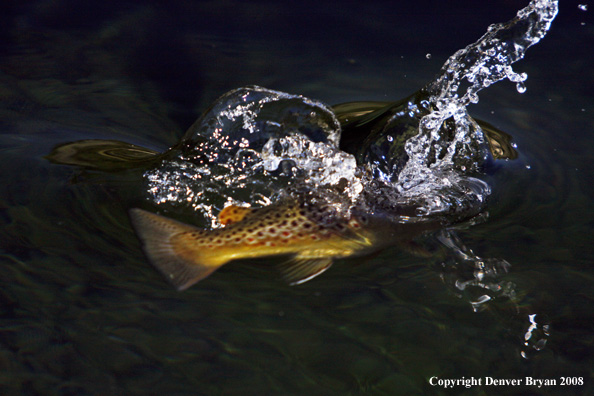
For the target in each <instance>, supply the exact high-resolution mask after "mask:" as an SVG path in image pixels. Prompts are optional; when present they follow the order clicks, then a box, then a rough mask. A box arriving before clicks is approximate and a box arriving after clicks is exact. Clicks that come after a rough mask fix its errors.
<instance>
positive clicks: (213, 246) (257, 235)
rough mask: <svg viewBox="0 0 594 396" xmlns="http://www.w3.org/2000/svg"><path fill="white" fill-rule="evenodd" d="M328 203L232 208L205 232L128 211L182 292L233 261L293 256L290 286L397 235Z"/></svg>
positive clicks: (286, 269) (286, 271) (287, 271)
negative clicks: (218, 225) (344, 214)
mask: <svg viewBox="0 0 594 396" xmlns="http://www.w3.org/2000/svg"><path fill="white" fill-rule="evenodd" d="M332 212H333V211H332V208H331V207H330V206H316V205H307V204H304V203H299V202H297V201H294V200H287V201H282V202H280V203H276V204H272V205H269V206H266V207H264V208H261V209H250V208H244V207H238V206H229V207H227V208H225V209H223V210H222V211H221V213H220V214H219V221H220V223H221V224H222V225H224V227H223V228H219V229H214V230H204V229H200V228H197V227H193V226H190V225H187V224H184V223H180V222H178V221H175V220H172V219H168V218H166V217H163V216H160V215H157V214H154V213H150V212H147V211H144V210H142V209H132V210H130V218H131V220H132V224H133V226H134V228H135V230H136V232H137V234H138V236H139V238H140V240H141V241H142V244H143V249H144V252H145V253H146V255H147V257H148V258H149V260H150V261H151V263H152V264H153V265H154V266H155V267H156V268H157V269H158V270H159V271H160V272H162V273H163V274H164V275H165V277H166V278H167V279H168V280H169V282H170V283H172V284H173V285H174V286H175V287H176V288H177V289H178V290H184V289H187V288H188V287H190V286H192V285H193V284H195V283H196V282H198V281H200V280H201V279H204V278H206V277H207V276H209V275H210V274H211V273H212V272H213V271H215V270H216V269H217V268H219V267H220V266H222V265H223V264H226V263H228V262H230V261H232V260H238V259H247V258H259V257H266V256H284V255H288V256H290V258H289V260H288V261H287V262H286V263H285V264H284V265H283V266H282V268H281V271H282V275H283V278H284V279H285V280H286V281H287V282H289V283H290V284H292V285H295V284H300V283H303V282H306V281H308V280H310V279H312V278H314V277H315V276H317V275H319V274H321V273H322V272H324V271H325V270H327V269H328V268H329V267H330V265H331V264H332V261H333V259H337V258H343V257H348V256H352V255H357V254H364V253H366V252H371V251H373V250H376V249H377V247H378V246H381V245H384V244H385V242H386V241H388V240H390V239H393V234H394V229H393V228H392V227H391V226H390V225H389V223H388V222H386V221H385V220H379V219H375V218H372V217H370V216H367V215H352V216H351V217H350V218H348V219H345V218H342V217H337V216H336V215H335V214H334V215H333V213H332Z"/></svg>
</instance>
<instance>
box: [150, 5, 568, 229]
mask: <svg viewBox="0 0 594 396" xmlns="http://www.w3.org/2000/svg"><path fill="white" fill-rule="evenodd" d="M557 7H558V4H557V1H545V0H534V1H532V2H531V3H530V4H529V5H528V6H527V7H526V8H524V9H522V10H520V11H519V12H518V13H517V15H516V17H515V18H513V19H512V20H510V21H509V22H507V23H503V24H496V25H492V26H490V27H489V28H488V30H487V32H486V33H485V35H483V36H482V37H481V38H480V39H479V40H478V41H476V42H475V43H473V44H470V45H468V46H467V47H466V48H463V49H461V50H459V51H457V52H456V53H455V54H454V55H452V56H451V57H450V58H449V59H448V60H447V62H446V63H445V64H444V65H443V67H442V69H441V71H440V73H439V74H438V76H437V77H436V78H435V79H434V80H433V81H432V82H430V83H429V84H427V85H426V86H425V87H424V88H423V89H421V90H420V91H419V92H418V93H416V94H415V95H412V96H411V97H410V98H407V99H406V100H404V101H401V102H397V103H396V104H395V105H390V106H388V107H387V108H386V109H381V110H378V112H379V113H378V114H379V116H378V117H377V119H376V120H374V121H373V123H374V124H373V125H374V127H373V128H372V129H373V130H371V129H370V130H368V131H366V132H367V134H368V136H367V137H366V139H365V141H364V142H363V143H362V144H361V147H359V148H357V150H356V151H355V152H353V153H352V154H351V153H347V152H344V151H343V150H340V149H339V144H340V142H341V132H342V130H343V129H344V128H346V126H345V124H344V123H343V125H341V122H339V120H338V119H339V118H340V116H337V114H335V113H334V111H333V110H332V108H330V107H329V106H326V105H324V104H323V103H321V102H318V101H315V100H312V99H308V98H305V97H303V96H300V95H291V94H287V93H282V92H278V91H273V90H269V89H266V88H262V87H245V88H240V89H237V90H234V91H231V92H229V93H227V94H226V95H224V96H223V97H221V98H219V99H218V100H217V101H216V102H215V103H214V104H213V105H212V106H211V108H210V109H209V110H208V111H207V112H206V113H205V114H204V116H202V117H201V118H200V119H199V120H198V121H196V123H195V124H194V125H193V126H192V127H191V128H190V129H189V130H188V132H187V133H186V135H185V136H184V138H183V139H182V141H181V142H180V144H179V145H177V146H176V147H174V148H173V149H172V150H170V152H169V153H167V155H166V156H165V159H164V161H163V162H162V164H161V165H160V166H159V167H157V168H154V169H152V170H150V171H147V172H146V173H145V178H146V180H147V182H148V184H149V189H148V190H149V193H150V195H151V199H152V200H153V201H154V202H156V203H158V204H170V205H177V206H181V207H190V208H192V210H194V211H197V212H200V213H202V214H203V215H204V219H205V221H206V222H207V223H210V224H211V225H213V226H216V225H217V224H216V219H215V218H214V217H213V215H212V213H213V212H216V210H214V209H220V208H222V207H223V206H224V205H225V204H227V203H229V202H232V203H236V204H248V205H252V206H261V205H266V204H267V203H269V202H271V201H274V200H275V199H277V198H279V197H280V196H282V195H286V194H291V193H292V191H295V190H297V191H301V192H302V191H303V190H309V191H315V192H316V196H317V197H318V198H320V197H321V198H320V199H326V200H327V201H329V202H328V203H330V204H334V205H335V206H337V207H340V208H341V211H342V212H344V213H347V212H349V211H350V210H351V209H352V208H353V207H355V206H357V207H359V208H364V209H365V210H367V211H370V212H374V211H381V212H382V213H384V214H387V215H388V216H390V215H392V216H394V219H395V220H396V221H402V216H401V213H402V210H401V208H403V207H407V208H413V209H412V212H410V211H409V212H407V215H408V219H407V221H410V215H413V216H414V217H416V218H417V219H420V220H423V219H429V218H433V217H435V216H444V217H445V218H446V219H447V220H449V221H456V220H460V219H464V218H468V217H471V216H474V215H476V214H477V213H479V212H480V211H481V210H482V209H483V208H484V205H485V202H486V200H487V197H488V196H489V194H490V187H489V185H488V184H487V183H485V182H484V181H482V180H481V178H480V169H481V165H482V163H483V162H484V160H485V159H486V158H487V156H488V150H487V141H486V139H485V134H484V131H483V129H481V127H480V126H479V124H477V122H476V121H475V120H473V119H472V118H471V117H470V116H469V115H468V113H467V111H466V107H467V106H468V105H469V104H471V103H476V102H478V93H479V92H480V91H481V90H482V89H485V88H487V87H489V86H491V85H492V84H493V83H495V82H498V81H501V80H503V79H508V80H510V81H512V82H514V83H516V84H517V88H518V91H519V92H523V91H524V90H525V86H524V82H525V80H526V78H527V76H526V74H525V73H517V72H515V71H514V70H513V68H512V64H513V63H515V62H517V61H518V60H520V59H522V58H523V57H524V55H525V52H526V50H527V49H528V48H529V47H530V46H532V45H534V44H536V43H537V42H538V41H540V40H541V39H542V38H543V37H544V35H545V34H546V32H547V31H548V30H549V28H550V25H551V22H552V20H553V19H554V18H555V16H556V14H557ZM364 132H365V131H364Z"/></svg>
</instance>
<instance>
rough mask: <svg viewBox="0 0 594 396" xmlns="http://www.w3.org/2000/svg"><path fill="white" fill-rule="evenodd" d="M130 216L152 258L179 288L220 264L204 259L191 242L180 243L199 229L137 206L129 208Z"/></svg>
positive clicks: (154, 263)
mask: <svg viewBox="0 0 594 396" xmlns="http://www.w3.org/2000/svg"><path fill="white" fill-rule="evenodd" d="M130 219H131V221H132V225H133V226H134V229H135V230H136V234H137V235H138V237H139V238H140V240H141V241H142V244H143V250H144V252H145V253H146V255H147V257H148V259H149V260H150V262H151V263H152V264H153V265H154V266H155V267H156V268H157V269H158V270H159V271H160V272H161V273H163V275H165V277H166V278H167V280H168V281H169V282H170V283H171V284H172V285H173V286H175V287H176V288H177V289H178V290H185V289H187V288H188V287H190V286H192V285H193V284H194V283H196V282H198V281H199V280H201V279H204V278H206V277H207V276H208V275H210V274H211V273H212V272H213V271H215V270H216V269H217V268H219V267H220V266H221V264H220V263H217V264H214V265H213V264H210V263H208V262H206V261H204V260H202V259H201V257H200V254H199V252H197V251H194V250H193V249H192V247H191V246H180V243H179V240H183V239H184V238H179V236H183V235H182V234H186V233H191V232H196V231H199V229H197V228H195V227H192V226H189V225H187V224H184V223H180V222H178V221H175V220H172V219H168V218H166V217H163V216H159V215H157V214H154V213H151V212H147V211H145V210H142V209H137V208H135V209H131V210H130ZM176 240H177V241H178V242H177V243H176Z"/></svg>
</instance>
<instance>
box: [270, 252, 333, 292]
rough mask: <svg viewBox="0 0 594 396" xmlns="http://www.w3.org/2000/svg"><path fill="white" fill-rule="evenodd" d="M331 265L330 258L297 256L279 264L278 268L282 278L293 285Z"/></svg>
mask: <svg viewBox="0 0 594 396" xmlns="http://www.w3.org/2000/svg"><path fill="white" fill-rule="evenodd" d="M331 265H332V259H331V258H320V259H312V258H303V257H299V256H297V257H294V258H292V259H291V260H289V261H287V262H285V263H283V264H281V267H280V270H281V273H282V277H283V279H284V280H285V281H286V282H287V283H289V284H290V285H291V286H294V285H300V284H302V283H305V282H307V281H308V280H310V279H313V278H315V277H316V276H318V275H320V274H321V273H322V272H324V271H326V270H327V269H328V268H330V266H331Z"/></svg>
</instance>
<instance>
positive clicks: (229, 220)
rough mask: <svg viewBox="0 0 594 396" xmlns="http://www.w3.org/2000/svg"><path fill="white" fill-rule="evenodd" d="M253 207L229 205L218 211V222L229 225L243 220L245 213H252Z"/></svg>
mask: <svg viewBox="0 0 594 396" xmlns="http://www.w3.org/2000/svg"><path fill="white" fill-rule="evenodd" d="M253 211H254V209H252V208H245V207H243V206H236V205H231V206H227V207H226V208H224V209H223V210H221V211H220V213H219V222H220V223H221V224H222V225H229V224H233V223H237V222H239V221H241V220H243V219H244V218H245V217H246V216H247V215H249V214H250V213H252V212H253Z"/></svg>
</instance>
